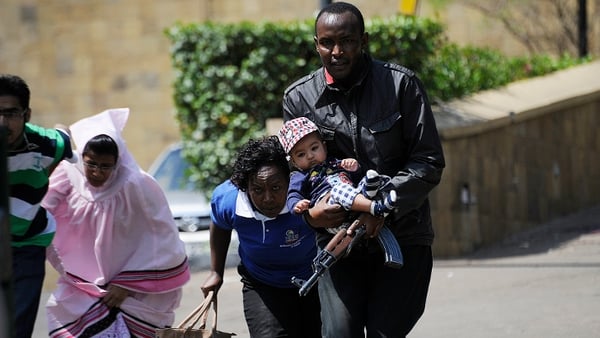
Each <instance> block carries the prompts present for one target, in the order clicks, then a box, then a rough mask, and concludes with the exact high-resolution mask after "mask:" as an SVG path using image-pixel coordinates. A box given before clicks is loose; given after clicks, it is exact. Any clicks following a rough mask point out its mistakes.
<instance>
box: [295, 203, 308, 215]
mask: <svg viewBox="0 0 600 338" xmlns="http://www.w3.org/2000/svg"><path fill="white" fill-rule="evenodd" d="M309 207H310V201H309V200H300V201H299V202H298V203H296V205H294V212H295V213H296V214H301V213H303V212H305V211H306V210H308V208H309Z"/></svg>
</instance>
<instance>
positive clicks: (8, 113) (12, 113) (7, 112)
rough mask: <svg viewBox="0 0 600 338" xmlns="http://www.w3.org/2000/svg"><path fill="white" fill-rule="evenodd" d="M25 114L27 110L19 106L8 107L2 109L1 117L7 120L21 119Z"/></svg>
mask: <svg viewBox="0 0 600 338" xmlns="http://www.w3.org/2000/svg"><path fill="white" fill-rule="evenodd" d="M23 115H25V110H22V109H19V108H8V109H0V117H3V118H5V119H7V120H16V119H20V118H22V117H23Z"/></svg>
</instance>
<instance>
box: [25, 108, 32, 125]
mask: <svg viewBox="0 0 600 338" xmlns="http://www.w3.org/2000/svg"><path fill="white" fill-rule="evenodd" d="M23 119H24V120H25V122H29V119H31V108H27V109H25V114H24V115H23Z"/></svg>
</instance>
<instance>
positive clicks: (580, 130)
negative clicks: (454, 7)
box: [431, 62, 600, 257]
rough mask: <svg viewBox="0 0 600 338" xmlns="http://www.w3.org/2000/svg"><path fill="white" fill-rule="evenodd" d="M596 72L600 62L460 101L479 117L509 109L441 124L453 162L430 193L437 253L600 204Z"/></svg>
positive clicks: (458, 105) (468, 247) (457, 251)
mask: <svg viewBox="0 0 600 338" xmlns="http://www.w3.org/2000/svg"><path fill="white" fill-rule="evenodd" d="M597 72H600V63H599V62H596V63H593V64H589V65H584V66H581V67H576V68H574V69H570V70H566V71H562V72H559V73H557V74H553V75H549V76H547V77H544V78H540V79H534V80H530V81H524V82H521V83H518V84H514V85H512V86H509V87H507V88H502V89H500V90H497V91H490V92H488V93H481V94H479V95H478V96H477V95H476V96H475V97H471V98H468V99H465V100H462V101H460V100H457V102H455V103H454V104H453V107H454V108H455V109H458V110H459V111H460V110H462V111H469V112H470V113H476V112H481V114H480V115H479V116H485V115H494V114H493V113H491V112H490V110H489V108H490V107H492V106H493V107H496V108H500V109H497V113H496V115H497V116H503V117H493V118H490V119H488V120H487V121H484V122H480V123H477V124H473V125H469V126H463V127H456V128H449V129H444V130H441V131H440V134H441V137H442V142H443V147H444V152H445V155H446V160H447V167H446V169H445V171H444V175H443V179H442V183H441V184H440V185H439V186H438V187H437V188H436V189H435V190H434V192H433V193H432V195H431V200H432V210H433V216H432V217H433V219H434V222H435V226H434V227H435V229H436V241H435V245H434V251H435V253H436V255H438V256H444V257H448V256H458V255H462V254H465V253H469V252H471V251H473V250H475V249H477V248H479V247H482V246H487V245H489V244H492V243H494V242H497V241H499V240H501V239H503V238H506V237H507V236H509V235H511V234H513V233H515V232H517V231H522V230H525V229H527V228H529V227H532V226H534V225H539V224H542V223H545V222H548V221H550V220H552V219H555V218H558V217H561V216H564V215H567V214H570V213H574V212H577V211H580V210H582V209H585V208H588V207H591V206H595V205H598V204H600V138H599V137H598V136H597V129H598V126H599V125H600V80H597V79H595V78H594V75H593V74H597ZM586 74H587V75H586ZM569 91H572V92H571V93H569ZM556 92H567V93H568V94H569V95H570V96H565V97H560V95H559V94H555V93H556ZM520 107H527V108H525V109H520ZM513 108H516V109H513ZM503 110H504V112H505V113H502V111H503Z"/></svg>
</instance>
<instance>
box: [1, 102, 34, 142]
mask: <svg viewBox="0 0 600 338" xmlns="http://www.w3.org/2000/svg"><path fill="white" fill-rule="evenodd" d="M29 116H30V111H29V109H25V108H23V107H21V105H20V104H19V99H18V98H17V97H16V96H10V95H0V126H4V127H6V129H7V133H8V135H7V143H8V150H15V149H16V148H18V147H19V146H20V144H21V141H22V139H23V130H24V128H25V122H27V121H29Z"/></svg>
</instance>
